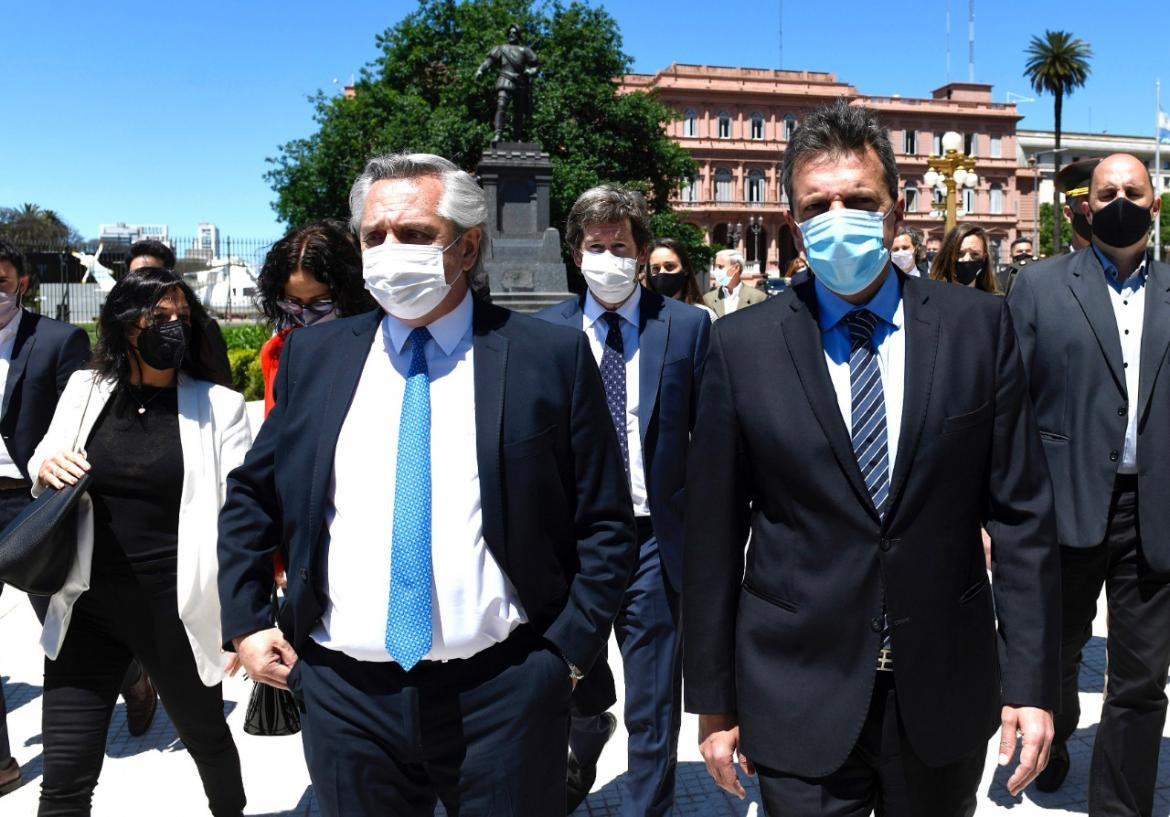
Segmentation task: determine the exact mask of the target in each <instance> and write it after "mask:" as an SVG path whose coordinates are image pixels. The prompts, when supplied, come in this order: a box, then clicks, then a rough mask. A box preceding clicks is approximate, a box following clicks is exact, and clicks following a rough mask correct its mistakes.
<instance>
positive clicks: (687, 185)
mask: <svg viewBox="0 0 1170 817" xmlns="http://www.w3.org/2000/svg"><path fill="white" fill-rule="evenodd" d="M679 198H681V199H682V200H683V201H685V202H688V203H689V202H694V201H697V200H698V198H699V182H698V179H696V178H695V177H694V176H691V177H690V178H689V179H687V181H686V182H684V183H683V186H682V191H681V193H680V195H679Z"/></svg>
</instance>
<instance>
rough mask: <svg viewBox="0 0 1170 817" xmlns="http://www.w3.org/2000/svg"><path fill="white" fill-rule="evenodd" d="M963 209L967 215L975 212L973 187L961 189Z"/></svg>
mask: <svg viewBox="0 0 1170 817" xmlns="http://www.w3.org/2000/svg"><path fill="white" fill-rule="evenodd" d="M963 209H964V210H966V211H967V212H968V213H974V212H975V189H974V188H973V187H964V188H963Z"/></svg>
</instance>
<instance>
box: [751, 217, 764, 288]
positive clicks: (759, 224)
mask: <svg viewBox="0 0 1170 817" xmlns="http://www.w3.org/2000/svg"><path fill="white" fill-rule="evenodd" d="M748 226H749V227H750V228H751V231H752V238H753V239H754V241H753V244H754V246H755V249H756V267H758V269H759V273H760V275H763V274H764V262H763V259H761V258H760V231H761V230H762V229H764V217H763V216H752V217H751V218H750V219H748Z"/></svg>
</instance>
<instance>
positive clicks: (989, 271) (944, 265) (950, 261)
mask: <svg viewBox="0 0 1170 817" xmlns="http://www.w3.org/2000/svg"><path fill="white" fill-rule="evenodd" d="M969 235H974V236H978V237H979V240H980V241H982V242H983V269H981V270H980V271H979V274H978V275H977V276H976V277H975V288H976V289H981V290H983V291H984V292H992V293H999V282H998V281H997V280H996V279H995V269H994V268H993V267H992V266H991V242H990V241H989V240H988V238H987V231H986V230H984V229H983V228H982V227H977V226H976V225H974V224H957V225H955V226H954V227H953V228H951V231H950V232H949V233H947V235H946V237H945V238H944V239H943V243H942V247H940V248H939V251H938V255H936V256H935V257H934V262H933V263H932V264H931V265H930V277H931V278H933V279H935V280H936V281H950V282H952V283H954V281H955V264H957V263H958V262H959V256H960V255H962V254H963V253H962V251H961V250H960V248H961V247H962V246H963V241H964V240H965V239H966V238H967V236H969Z"/></svg>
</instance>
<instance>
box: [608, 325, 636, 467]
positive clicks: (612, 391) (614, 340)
mask: <svg viewBox="0 0 1170 817" xmlns="http://www.w3.org/2000/svg"><path fill="white" fill-rule="evenodd" d="M601 317H602V319H603V320H604V321H605V322H606V324H607V325H608V326H609V330H608V331H607V332H606V334H605V348H604V349H603V350H602V352H601V382H602V383H603V384H604V385H605V402H606V403H607V404H608V406H609V416H610V418H611V419H612V420H613V427H614V429H615V430H616V431H617V436H618V446H619V447H620V448H621V451H622V465H623V466H625V469H626V481H627V482H629V479H630V438H629V436H628V435H627V434H626V353H625V344H624V343H623V342H622V318H621V316H620V315H618V314H617V313H616V312H606V313H604V314H602V316H601Z"/></svg>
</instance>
